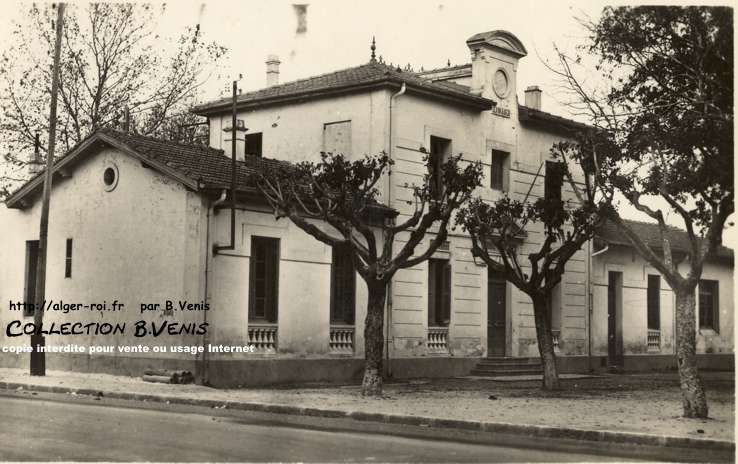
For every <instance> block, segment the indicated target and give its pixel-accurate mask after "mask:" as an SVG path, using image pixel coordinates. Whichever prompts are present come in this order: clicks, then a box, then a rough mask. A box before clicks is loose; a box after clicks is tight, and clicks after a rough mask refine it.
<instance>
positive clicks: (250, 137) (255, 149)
mask: <svg viewBox="0 0 738 464" xmlns="http://www.w3.org/2000/svg"><path fill="white" fill-rule="evenodd" d="M244 142H245V143H244V145H245V151H244V153H246V156H261V132H257V133H255V134H246V135H245V136H244Z"/></svg>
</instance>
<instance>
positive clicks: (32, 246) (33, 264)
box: [23, 240, 38, 316]
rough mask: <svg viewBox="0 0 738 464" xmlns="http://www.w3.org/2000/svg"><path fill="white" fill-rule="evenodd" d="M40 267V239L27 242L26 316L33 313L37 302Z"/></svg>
mask: <svg viewBox="0 0 738 464" xmlns="http://www.w3.org/2000/svg"><path fill="white" fill-rule="evenodd" d="M37 269H38V240H28V241H27V242H26V275H25V277H26V279H25V284H26V285H25V289H24V292H23V301H24V302H25V303H26V304H25V306H24V307H23V308H24V309H23V315H24V316H32V315H33V305H34V304H36V274H37V272H36V271H37Z"/></svg>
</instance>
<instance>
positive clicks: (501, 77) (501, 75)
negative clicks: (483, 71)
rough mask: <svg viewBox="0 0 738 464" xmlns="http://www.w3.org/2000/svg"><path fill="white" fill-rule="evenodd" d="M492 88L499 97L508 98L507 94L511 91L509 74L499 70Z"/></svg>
mask: <svg viewBox="0 0 738 464" xmlns="http://www.w3.org/2000/svg"><path fill="white" fill-rule="evenodd" d="M492 86H493V88H494V90H495V93H496V94H497V96H498V97H500V98H505V97H507V92H508V90H510V84H509V82H508V80H507V74H505V71H503V70H502V69H498V70H497V72H495V79H494V81H493V83H492Z"/></svg>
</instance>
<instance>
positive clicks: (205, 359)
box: [200, 189, 227, 385]
mask: <svg viewBox="0 0 738 464" xmlns="http://www.w3.org/2000/svg"><path fill="white" fill-rule="evenodd" d="M226 196H227V191H226V190H225V189H224V190H223V192H222V193H221V194H220V198H218V199H217V200H215V201H214V202H212V203H211V204H210V205H209V206H208V210H207V214H206V216H205V298H204V299H205V307H206V308H210V293H208V292H209V288H210V286H209V283H210V259H211V254H210V250H211V248H210V215H211V211H213V210H214V209H215V207H216V206H217V205H219V204H221V203H223V202H224V201H225V199H226ZM202 322H203V323H205V324H206V323H207V322H208V311H203V312H202ZM209 341H210V340H209V339H208V331H207V330H205V333H204V334H203V335H202V346H203V352H202V372H201V377H200V381H201V382H202V384H203V385H209V384H210V378H209V375H208V372H209V367H210V365H209V363H210V354H209V352H208V343H209Z"/></svg>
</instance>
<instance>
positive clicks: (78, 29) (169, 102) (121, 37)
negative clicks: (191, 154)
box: [0, 3, 226, 193]
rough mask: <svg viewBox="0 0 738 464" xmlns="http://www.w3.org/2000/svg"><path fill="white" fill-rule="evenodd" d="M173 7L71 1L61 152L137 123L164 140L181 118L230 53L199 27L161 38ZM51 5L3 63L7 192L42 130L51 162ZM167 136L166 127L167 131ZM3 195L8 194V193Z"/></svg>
mask: <svg viewBox="0 0 738 464" xmlns="http://www.w3.org/2000/svg"><path fill="white" fill-rule="evenodd" d="M165 8H166V7H165V6H156V7H155V6H152V5H149V4H137V3H91V4H87V5H82V4H80V5H72V6H70V9H69V11H68V15H67V21H65V27H64V36H63V42H62V57H61V75H60V81H59V115H58V117H57V125H58V131H59V137H58V142H59V145H60V148H61V150H60V151H61V152H62V153H64V152H65V151H67V150H69V149H70V148H71V147H72V146H74V145H75V144H77V143H79V142H80V141H81V140H82V139H83V138H84V137H85V136H86V135H87V134H88V133H89V132H91V131H93V130H95V129H97V128H99V127H103V126H111V125H119V126H120V125H123V123H124V120H125V119H126V118H130V120H132V121H135V124H134V123H132V125H134V127H135V130H136V131H138V132H140V133H143V134H160V133H161V132H162V127H163V126H164V125H165V124H167V120H168V118H170V116H171V115H172V114H176V113H181V112H183V111H184V110H185V109H186V105H187V104H188V103H190V102H191V101H192V98H193V96H194V95H195V94H196V91H197V89H198V87H199V86H200V85H201V84H202V83H203V82H204V81H205V80H206V79H207V77H208V76H209V74H210V73H211V72H212V71H213V70H214V69H215V64H216V63H217V62H218V60H219V59H220V58H221V57H222V56H223V55H224V53H225V52H226V49H225V48H224V47H222V46H220V45H218V44H216V43H207V42H205V41H204V40H203V37H202V31H201V30H200V26H199V24H197V25H194V26H192V27H187V28H186V29H185V30H184V31H183V32H182V33H181V35H180V36H179V37H177V38H174V39H171V38H167V37H164V36H160V35H159V34H157V22H156V19H157V17H158V16H160V15H162V14H164V13H165ZM51 24H53V17H52V13H51V7H50V5H49V6H39V5H37V4H33V5H32V6H30V7H29V10H28V15H27V19H26V20H25V21H23V22H20V23H17V24H15V26H14V30H13V37H14V40H13V41H12V42H11V43H10V44H9V45H8V46H7V47H4V48H5V50H4V51H3V52H2V57H1V58H0V108H2V111H3V116H4V117H3V118H2V120H1V122H0V149H1V150H2V153H3V157H4V161H5V164H4V166H3V167H4V168H5V169H4V171H6V172H5V174H6V175H5V176H4V177H3V173H2V172H0V189H4V190H5V191H6V193H7V188H8V184H9V183H10V182H11V181H12V180H13V179H20V180H22V179H23V178H24V173H23V170H22V169H19V168H22V167H23V165H24V164H25V162H26V161H27V159H24V158H25V156H24V153H30V152H31V151H32V150H33V147H34V140H35V134H36V132H40V133H41V140H42V144H41V152H42V157H45V153H46V146H45V144H44V143H43V141H45V140H46V139H47V135H46V134H47V132H48V127H49V120H48V112H47V111H46V110H45V109H46V106H47V105H48V99H49V93H50V88H49V85H48V83H49V82H51V69H50V68H49V67H48V64H47V63H48V56H49V54H50V53H51V50H53V44H54V37H53V28H52V27H49V26H50V25H51ZM164 132H166V131H164ZM0 193H2V192H0Z"/></svg>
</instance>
